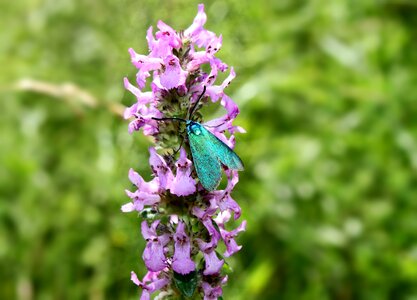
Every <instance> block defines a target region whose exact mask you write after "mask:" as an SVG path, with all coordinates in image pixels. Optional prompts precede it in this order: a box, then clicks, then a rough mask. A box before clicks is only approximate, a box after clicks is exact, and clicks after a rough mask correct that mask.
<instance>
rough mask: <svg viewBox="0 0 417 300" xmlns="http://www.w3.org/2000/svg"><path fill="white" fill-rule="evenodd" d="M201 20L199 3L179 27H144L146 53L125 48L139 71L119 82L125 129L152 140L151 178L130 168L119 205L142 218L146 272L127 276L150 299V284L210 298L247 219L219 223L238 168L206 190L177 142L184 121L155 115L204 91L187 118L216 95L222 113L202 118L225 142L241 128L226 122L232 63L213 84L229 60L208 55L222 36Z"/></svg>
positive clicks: (226, 216)
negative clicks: (125, 97)
mask: <svg viewBox="0 0 417 300" xmlns="http://www.w3.org/2000/svg"><path fill="white" fill-rule="evenodd" d="M206 20H207V16H206V14H205V12H204V5H203V4H200V5H199V6H198V13H197V16H196V17H195V19H194V21H193V23H192V24H191V26H190V27H188V28H187V29H186V30H184V31H180V32H177V31H175V30H174V29H172V28H171V27H170V26H168V25H167V24H165V23H164V22H162V21H159V22H158V25H157V27H158V31H157V32H156V33H155V35H153V29H152V27H150V28H149V30H148V31H147V35H146V39H147V41H148V47H149V54H148V55H141V54H138V53H136V52H135V51H134V50H133V49H129V53H130V56H131V60H132V63H133V65H134V66H135V67H136V68H137V69H138V71H137V74H136V83H135V84H132V83H131V82H129V80H128V79H127V78H124V86H125V88H126V89H127V90H129V91H130V92H131V93H132V94H133V95H135V96H136V100H137V101H136V103H134V104H133V105H132V106H131V107H129V108H127V109H126V111H125V113H124V117H125V119H129V120H130V123H129V127H128V128H129V132H130V133H133V132H134V131H139V130H140V129H142V131H143V134H144V135H146V136H151V137H153V140H154V142H155V146H154V147H151V148H150V149H149V153H150V156H149V165H150V167H151V169H152V173H153V179H152V180H150V181H145V180H144V179H143V178H142V177H141V176H140V175H139V174H138V173H137V172H135V171H134V170H133V169H130V170H129V179H130V181H131V182H132V183H133V185H134V189H133V191H130V190H126V194H127V196H128V197H129V198H130V202H128V203H127V204H125V205H123V206H122V211H123V212H131V211H137V212H139V213H140V214H141V215H142V217H143V218H144V220H143V221H142V224H141V232H142V235H143V237H144V238H145V240H146V247H145V250H144V251H143V255H142V258H143V260H144V262H145V265H146V267H147V269H148V273H147V274H146V275H145V276H144V277H143V279H142V281H140V280H139V279H138V277H137V275H136V274H135V273H134V272H132V274H131V280H132V281H133V282H134V283H135V284H136V285H138V286H139V287H140V288H141V289H142V296H141V299H150V295H151V294H152V293H154V292H156V291H163V292H164V293H165V294H166V295H170V296H171V297H174V296H175V295H181V294H183V296H187V297H189V296H190V295H193V294H194V295H195V294H196V293H200V294H201V295H204V299H217V298H218V297H220V296H221V295H222V286H223V285H224V284H226V282H227V276H226V275H225V274H224V266H225V264H226V263H225V257H229V256H231V255H233V254H234V253H236V252H237V251H239V250H240V249H241V247H242V246H238V244H237V243H236V241H235V237H236V236H237V234H238V233H239V232H241V231H244V230H245V226H246V221H243V222H242V223H241V224H240V225H239V226H238V227H237V228H235V229H232V230H230V231H228V230H227V229H226V223H227V222H228V221H229V220H230V219H231V217H232V215H233V219H234V220H237V219H238V218H239V217H240V215H241V209H240V207H239V205H238V204H237V202H236V201H235V200H233V198H232V197H231V192H232V190H233V188H234V187H235V185H236V184H237V183H238V181H239V178H238V173H237V171H233V170H226V171H225V172H226V175H227V179H228V182H227V185H226V186H225V187H224V189H221V190H216V191H212V192H208V191H206V190H205V189H204V188H203V187H202V186H201V184H200V183H199V180H198V177H197V176H196V173H195V171H194V167H193V161H192V159H191V156H190V151H189V146H188V145H187V142H183V141H181V137H182V135H181V133H180V132H181V130H183V129H184V128H183V127H181V126H182V125H183V124H181V123H179V122H168V121H167V122H160V121H158V120H155V119H154V118H158V119H160V118H172V117H179V118H183V119H184V118H188V117H190V116H189V115H188V114H189V113H190V108H191V107H193V106H194V105H196V102H197V99H198V98H199V96H200V95H201V94H202V93H203V91H205V93H204V95H203V97H202V98H201V101H200V102H198V103H197V106H196V107H195V110H194V111H193V118H194V119H198V120H199V121H202V118H203V117H202V115H201V113H200V112H199V110H200V108H201V107H203V106H204V105H209V104H210V103H214V102H218V101H220V105H221V106H222V107H223V108H224V109H225V114H224V115H223V116H221V117H219V118H217V119H214V120H211V121H208V122H206V123H204V124H203V125H204V126H206V128H207V129H208V130H209V131H210V132H212V133H213V134H214V135H216V136H217V137H218V138H219V139H220V140H222V141H223V142H224V143H226V144H227V145H228V146H230V147H234V143H235V138H234V134H235V133H236V132H244V130H243V129H242V128H241V127H239V126H234V125H232V122H233V120H234V119H235V118H236V116H237V115H238V114H239V109H238V107H237V105H236V103H235V102H233V100H232V99H231V98H230V97H229V96H227V95H226V94H225V92H224V90H225V88H226V87H227V86H228V85H229V84H230V82H231V81H232V80H233V79H234V78H235V76H236V74H235V72H234V70H233V68H230V72H229V75H228V76H227V77H226V79H224V80H223V81H222V82H220V83H218V84H216V79H217V76H218V74H219V72H226V71H227V70H228V66H227V65H226V64H225V63H223V62H222V61H221V60H220V59H219V58H217V57H215V54H216V53H217V52H218V51H219V50H220V48H221V46H222V36H221V35H220V36H217V35H216V34H215V33H213V32H211V31H208V30H206V29H205V28H204V24H205V22H206ZM203 65H204V70H205V71H203ZM207 70H208V71H207ZM146 89H148V91H144V90H146ZM225 132H228V133H229V134H228V137H227V136H226V135H225ZM178 148H180V150H179V151H175V149H178ZM157 150H158V151H157ZM220 242H222V243H220ZM222 244H223V245H224V246H221V245H222ZM219 246H221V247H222V249H223V250H222V251H220V250H219V248H218V247H219ZM221 252H222V253H221Z"/></svg>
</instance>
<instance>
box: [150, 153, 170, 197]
mask: <svg viewBox="0 0 417 300" xmlns="http://www.w3.org/2000/svg"><path fill="white" fill-rule="evenodd" d="M149 152H150V153H151V156H150V157H149V164H150V165H151V167H152V171H153V172H154V173H155V174H156V175H157V176H158V178H159V188H160V190H162V191H165V190H167V189H169V188H170V187H171V183H172V181H173V180H174V175H173V174H172V171H171V169H170V168H169V167H168V165H167V163H166V162H165V160H164V158H163V157H162V156H160V155H159V154H158V153H156V150H155V148H153V147H150V148H149Z"/></svg>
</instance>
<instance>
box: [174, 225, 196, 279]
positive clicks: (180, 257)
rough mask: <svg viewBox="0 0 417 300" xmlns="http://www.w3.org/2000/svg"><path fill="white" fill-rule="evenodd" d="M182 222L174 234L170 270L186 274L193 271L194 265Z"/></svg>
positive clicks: (188, 239)
mask: <svg viewBox="0 0 417 300" xmlns="http://www.w3.org/2000/svg"><path fill="white" fill-rule="evenodd" d="M184 227H185V224H184V222H181V221H180V222H179V223H178V226H177V231H176V233H175V234H174V241H175V252H174V257H173V259H172V269H173V270H174V271H175V272H177V273H180V274H188V273H190V272H192V271H194V270H195V263H194V261H193V260H192V259H191V257H190V254H191V245H190V238H189V237H188V236H187V234H186V233H185V228H184Z"/></svg>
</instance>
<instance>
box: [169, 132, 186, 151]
mask: <svg viewBox="0 0 417 300" xmlns="http://www.w3.org/2000/svg"><path fill="white" fill-rule="evenodd" d="M184 133H185V131H182V132H180V135H181V143H180V146H179V147H178V149H177V150H175V151H174V153H172V155H175V154H177V153H178V151H180V150H181V147H182V144H184Z"/></svg>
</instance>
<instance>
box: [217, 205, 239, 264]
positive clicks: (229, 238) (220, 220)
mask: <svg viewBox="0 0 417 300" xmlns="http://www.w3.org/2000/svg"><path fill="white" fill-rule="evenodd" d="M230 217H231V214H230V212H229V211H227V210H225V211H223V212H222V213H220V214H219V215H218V216H217V218H216V219H215V221H216V223H217V225H218V226H219V228H220V235H221V237H222V239H223V242H224V244H225V245H226V251H225V252H224V253H223V255H224V256H225V257H229V256H231V255H233V254H235V253H236V252H238V251H239V250H240V249H241V248H242V246H238V244H237V243H236V241H235V239H234V238H235V237H236V236H237V235H238V234H239V232H242V231H245V229H246V221H243V222H242V223H241V224H240V225H239V226H238V227H237V228H236V229H234V230H232V231H227V230H226V229H225V223H227V222H228V221H229V220H230Z"/></svg>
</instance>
